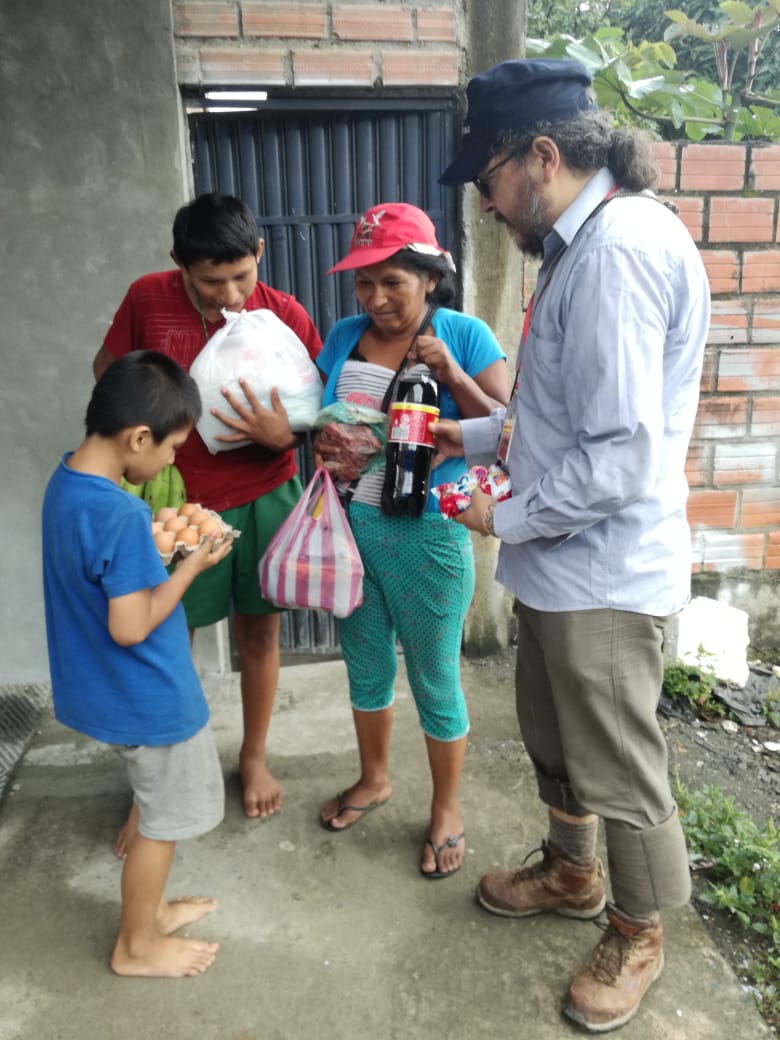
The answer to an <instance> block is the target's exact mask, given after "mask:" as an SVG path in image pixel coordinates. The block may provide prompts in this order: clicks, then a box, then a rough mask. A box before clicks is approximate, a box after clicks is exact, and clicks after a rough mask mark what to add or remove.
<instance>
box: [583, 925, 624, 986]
mask: <svg viewBox="0 0 780 1040" xmlns="http://www.w3.org/2000/svg"><path fill="white" fill-rule="evenodd" d="M593 923H594V924H595V925H596V927H597V928H600V929H601V931H602V932H604V935H602V937H601V939H600V940H599V944H598V946H597V947H596V949H595V951H594V954H593V962H592V963H591V965H590V970H591V973H592V975H593V977H594V978H595V979H597V980H598V981H599V982H601V983H603V984H604V985H605V986H615V985H617V980H618V979H619V977H620V973H621V972H622V971H623V965H624V964H625V963H626V960H627V959H628V956H629V954H630V952H631V946H632V944H633V940H632V939H631V938H630V937H629V936H626V935H623V933H622V932H619V931H618V930H617V928H615V926H614V925H612V924H610V923H607V924H602V923H601V922H600V921H594V922H593Z"/></svg>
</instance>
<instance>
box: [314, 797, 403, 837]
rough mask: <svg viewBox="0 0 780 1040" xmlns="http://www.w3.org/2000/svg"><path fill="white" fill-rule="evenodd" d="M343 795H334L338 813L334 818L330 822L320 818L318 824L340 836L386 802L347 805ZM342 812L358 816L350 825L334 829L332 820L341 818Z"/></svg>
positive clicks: (386, 799)
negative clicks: (353, 813)
mask: <svg viewBox="0 0 780 1040" xmlns="http://www.w3.org/2000/svg"><path fill="white" fill-rule="evenodd" d="M344 794H345V792H344V791H339V793H338V794H337V795H336V798H337V799H338V812H337V813H336V815H335V816H332V817H331V819H330V820H323V818H322V817H321V816H320V823H321V824H322V826H323V827H324V828H325V830H326V831H332V832H333V833H334V834H341V832H342V831H348V830H349V828H350V827H354V826H355V824H356V823H359V822H360V821H361V820H362V819H363V814H364V813H367V812H371V810H372V809H378V808H379V806H380V805H384V804H385V802H386V801H388V798H380V799H379V801H377V802H369V804H368V805H347V803H346V802H345V801H344ZM343 812H356V813H360V816H358V818H357V819H356V820H353V821H352V823H345V824H344V826H343V827H334V826H333V820H335V819H337V817H339V816H341V814H342V813H343Z"/></svg>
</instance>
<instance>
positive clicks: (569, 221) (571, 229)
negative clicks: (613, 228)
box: [544, 166, 615, 257]
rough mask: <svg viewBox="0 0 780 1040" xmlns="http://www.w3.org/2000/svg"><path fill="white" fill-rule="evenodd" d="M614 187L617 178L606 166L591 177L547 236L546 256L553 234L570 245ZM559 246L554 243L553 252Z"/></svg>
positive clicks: (545, 244) (545, 241)
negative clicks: (548, 243) (549, 240)
mask: <svg viewBox="0 0 780 1040" xmlns="http://www.w3.org/2000/svg"><path fill="white" fill-rule="evenodd" d="M614 187H615V178H614V177H613V176H612V174H611V173H610V171H609V170H608V169H607V168H606V166H605V167H602V169H600V170H599V171H598V173H596V174H594V176H593V177H591V179H590V180H589V181H588V183H587V184H586V185H585V187H584V188H583V189H582V191H581V192H580V193H579V195H578V196H577V197H576V198H575V199H574V201H573V202H571V203H570V204H569V205H568V206H567V207H566V209H565V210H564V211H563V213H561V215H560V216H559V217H558V219H557V220H556V221H555V223H554V224H553V229H552V231H550V232H549V234H548V235H547V236H546V237H545V240H544V252H545V257H546V256H547V239H548V238H551V237H552V236H557V237H558V238H559V239H562V240H563V241H564V242H565V243H566V245H567V246H570V245H571V243H572V242H573V240H574V236H575V235H576V234H577V232H578V231H579V230H580V228H581V227H582V225H583V224H584V223H585V221H586V220H587V219H588V217H589V216H590V214H591V213H592V212H593V210H594V209H595V208H596V206H598V204H599V203H600V202H601V200H602V199H603V198H604V196H605V195H607V194H608V192H610V191H611V190H612V188H614ZM558 248H559V246H558V245H557V244H556V245H553V253H554V252H555V251H557V249H558Z"/></svg>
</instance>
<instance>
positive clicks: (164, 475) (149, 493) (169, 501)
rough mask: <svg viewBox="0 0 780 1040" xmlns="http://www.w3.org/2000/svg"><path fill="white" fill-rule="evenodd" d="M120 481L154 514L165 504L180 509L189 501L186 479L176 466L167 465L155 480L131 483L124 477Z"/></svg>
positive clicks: (122, 485) (126, 489)
mask: <svg viewBox="0 0 780 1040" xmlns="http://www.w3.org/2000/svg"><path fill="white" fill-rule="evenodd" d="M119 483H120V486H121V487H123V488H124V489H125V491H127V492H128V493H129V494H131V495H135V497H136V498H142V499H143V500H144V502H146V503H147V504H148V506H149V508H150V509H151V511H152V516H155V514H156V513H157V510H158V509H162V508H163V506H173V508H174V509H178V508H179V506H182V505H184V503H185V502H186V501H187V491H186V489H185V487H184V480H183V479H182V475H181V473H179V471H178V469H177V468H176V467H175V466H165V467H164V468H163V469H161V470H160V472H159V473H158V474H157V476H156V477H154V479H153V480H147V481H146V483H145V484H130V483H128V481H126V480H125V478H124V477H122V479H121V481H120V482H119Z"/></svg>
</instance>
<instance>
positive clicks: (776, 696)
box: [761, 685, 780, 729]
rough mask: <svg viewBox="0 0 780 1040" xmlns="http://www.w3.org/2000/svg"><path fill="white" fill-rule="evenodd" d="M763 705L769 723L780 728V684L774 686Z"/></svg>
mask: <svg viewBox="0 0 780 1040" xmlns="http://www.w3.org/2000/svg"><path fill="white" fill-rule="evenodd" d="M761 707H762V709H763V712H764V715H765V716H766V720H767V722H768V723H769V725H770V726H774V727H775V729H780V685H779V686H773V687H772V689H771V690H770V691H769V692H768V693H767V695H766V699H765V700H764V703H763V704H762V706H761Z"/></svg>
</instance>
